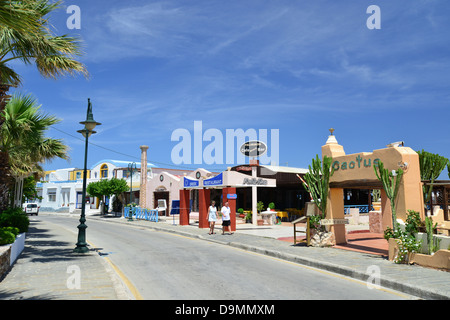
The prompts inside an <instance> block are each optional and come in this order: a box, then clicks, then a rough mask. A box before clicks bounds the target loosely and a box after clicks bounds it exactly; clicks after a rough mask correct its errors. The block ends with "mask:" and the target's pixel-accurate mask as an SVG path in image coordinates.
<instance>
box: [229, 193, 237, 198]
mask: <svg viewBox="0 0 450 320" xmlns="http://www.w3.org/2000/svg"><path fill="white" fill-rule="evenodd" d="M227 199H237V194H236V193H228V194H227Z"/></svg>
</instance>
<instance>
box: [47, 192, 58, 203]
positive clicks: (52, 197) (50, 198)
mask: <svg viewBox="0 0 450 320" xmlns="http://www.w3.org/2000/svg"><path fill="white" fill-rule="evenodd" d="M47 195H48V202H56V190H55V189H51V190H48V192H47Z"/></svg>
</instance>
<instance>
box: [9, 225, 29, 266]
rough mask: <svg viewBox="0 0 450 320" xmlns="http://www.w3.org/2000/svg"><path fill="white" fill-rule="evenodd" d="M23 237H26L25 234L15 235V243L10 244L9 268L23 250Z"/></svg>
mask: <svg viewBox="0 0 450 320" xmlns="http://www.w3.org/2000/svg"><path fill="white" fill-rule="evenodd" d="M25 235H26V233H25V232H24V233H21V234H19V235H17V237H16V241H14V243H12V244H10V246H11V259H10V266H12V265H13V264H14V262H16V260H17V258H18V257H19V256H20V254H21V253H22V251H23V249H24V248H25Z"/></svg>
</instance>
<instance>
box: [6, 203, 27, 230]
mask: <svg viewBox="0 0 450 320" xmlns="http://www.w3.org/2000/svg"><path fill="white" fill-rule="evenodd" d="M29 225H30V220H29V219H28V216H27V215H26V214H25V213H24V212H23V210H22V209H21V208H9V209H6V210H5V211H3V212H2V213H1V214H0V228H1V227H15V228H18V229H19V233H22V232H27V231H28V226H29Z"/></svg>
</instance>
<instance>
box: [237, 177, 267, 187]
mask: <svg viewBox="0 0 450 320" xmlns="http://www.w3.org/2000/svg"><path fill="white" fill-rule="evenodd" d="M267 183H268V181H267V180H266V179H261V178H244V181H243V182H242V184H244V185H248V186H267Z"/></svg>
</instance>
